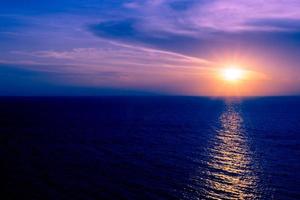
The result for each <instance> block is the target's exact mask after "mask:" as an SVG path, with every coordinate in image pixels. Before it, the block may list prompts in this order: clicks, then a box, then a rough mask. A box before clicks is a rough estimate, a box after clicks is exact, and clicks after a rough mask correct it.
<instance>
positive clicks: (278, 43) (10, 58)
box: [0, 0, 300, 95]
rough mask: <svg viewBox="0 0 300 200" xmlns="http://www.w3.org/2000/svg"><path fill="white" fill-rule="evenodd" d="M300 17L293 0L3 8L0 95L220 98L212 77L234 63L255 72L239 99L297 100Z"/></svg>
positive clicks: (78, 2)
mask: <svg viewBox="0 0 300 200" xmlns="http://www.w3.org/2000/svg"><path fill="white" fill-rule="evenodd" d="M299 10H300V2H299V1H297V0H286V1H278V0H265V1H255V2H252V1H246V0H228V1H223V0H210V1H208V0H197V1H196V0H145V1H141V0H131V1H130V0H128V1H121V0H115V1H111V0H110V1H109V0H85V1H83V0H73V1H66V0H60V1H58V0H53V1H38V0H27V1H25V0H23V1H21V0H10V1H8V0H7V1H6V0H4V1H1V7H0V13H1V14H0V42H1V46H0V52H1V54H0V77H1V80H0V84H1V85H0V95H106V94H109V95H114V94H116V95H118V94H122V95H123V94H130V95H132V94H137V95H138V94H176V95H177V94H179V95H181V94H182V95H222V94H224V91H220V90H217V89H216V88H220V87H222V85H219V86H218V84H219V83H218V82H217V81H216V80H214V79H215V78H214V74H215V73H216V72H217V71H218V69H219V68H220V67H223V66H224V65H226V64H228V63H233V64H238V65H241V67H243V68H245V69H246V70H248V71H251V73H253V74H256V75H255V80H250V81H249V83H247V85H250V86H247V87H244V88H243V89H241V90H242V91H240V92H241V93H242V94H243V95H298V94H300V66H299V63H300V12H299ZM251 81H252V82H251ZM255 88H259V89H255Z"/></svg>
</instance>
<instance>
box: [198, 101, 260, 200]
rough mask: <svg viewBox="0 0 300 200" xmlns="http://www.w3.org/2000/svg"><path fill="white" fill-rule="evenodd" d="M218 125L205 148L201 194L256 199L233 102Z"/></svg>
mask: <svg viewBox="0 0 300 200" xmlns="http://www.w3.org/2000/svg"><path fill="white" fill-rule="evenodd" d="M220 123H221V128H220V130H219V131H218V133H217V135H216V137H215V138H214V139H213V142H212V147H211V148H210V149H209V159H208V161H207V165H208V167H207V171H206V179H205V181H204V182H205V187H206V189H205V196H206V197H207V198H211V199H256V198H258V196H257V192H256V184H257V177H256V176H255V172H254V170H253V165H252V160H251V158H252V153H251V151H250V150H249V147H248V142H247V138H246V136H245V134H244V130H243V127H242V125H243V119H242V117H241V115H240V114H239V111H238V108H237V104H235V103H232V102H231V103H230V102H229V103H227V105H226V110H225V112H224V113H223V114H222V115H221V116H220Z"/></svg>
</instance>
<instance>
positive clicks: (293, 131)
mask: <svg viewBox="0 0 300 200" xmlns="http://www.w3.org/2000/svg"><path fill="white" fill-rule="evenodd" d="M0 142H1V144H0V158H1V163H0V177H1V188H0V198H1V199H6V200H9V199H30V200H35V199H36V200H47V199H54V200H60V199H72V200H76V199H87V200H89V199H91V200H92V199H97V200H98V199H114V200H119V199H191V200H194V199H195V200H196V199H197V200H198V199H266V200H269V199H282V200H289V199H295V200H296V199H300V98H299V97H268V98H246V99H237V98H232V99H221V98H220V99H211V98H200V97H2V98H0ZM5 196H6V197H5ZM4 197H5V198H4Z"/></svg>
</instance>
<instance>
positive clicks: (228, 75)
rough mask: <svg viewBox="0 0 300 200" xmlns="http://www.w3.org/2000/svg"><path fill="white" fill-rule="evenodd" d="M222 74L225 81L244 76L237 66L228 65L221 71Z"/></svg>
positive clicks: (232, 80)
mask: <svg viewBox="0 0 300 200" xmlns="http://www.w3.org/2000/svg"><path fill="white" fill-rule="evenodd" d="M222 76H223V78H224V80H226V81H230V82H235V81H238V80H241V79H242V78H243V77H244V71H243V70H241V69H238V68H234V67H230V68H226V69H224V70H223V71H222Z"/></svg>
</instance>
